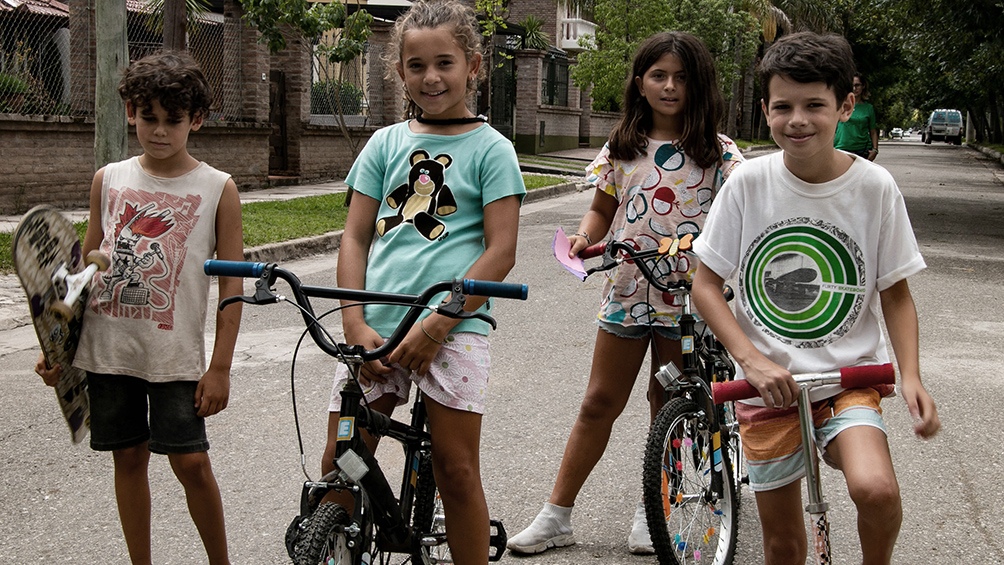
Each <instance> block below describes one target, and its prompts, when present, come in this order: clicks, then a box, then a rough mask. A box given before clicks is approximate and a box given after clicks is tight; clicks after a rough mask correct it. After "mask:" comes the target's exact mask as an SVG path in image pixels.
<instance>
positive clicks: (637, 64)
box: [607, 31, 725, 168]
mask: <svg viewBox="0 0 1004 565" xmlns="http://www.w3.org/2000/svg"><path fill="white" fill-rule="evenodd" d="M667 54H671V55H675V56H676V57H678V58H679V59H680V62H681V63H683V70H684V72H685V73H686V76H687V82H686V98H685V100H686V105H685V106H684V108H683V135H682V136H680V140H679V142H678V143H677V145H678V146H679V147H680V148H681V149H682V150H683V152H684V154H686V155H687V156H688V157H690V158H691V159H693V160H694V161H695V162H696V163H697V164H698V165H700V166H701V167H702V168H707V167H711V166H712V165H714V164H716V163H720V162H721V161H722V146H721V143H720V142H719V141H718V127H719V125H720V123H721V121H722V117H723V116H724V114H725V100H724V98H722V93H721V91H719V90H718V78H717V72H716V71H715V63H714V61H713V60H712V57H711V53H710V52H709V51H708V48H707V47H706V46H705V45H704V43H703V42H702V41H701V40H700V39H698V38H697V37H695V36H693V35H691V34H689V33H685V32H679V31H670V32H661V33H656V34H654V35H652V36H651V37H649V38H648V39H646V40H645V41H644V42H642V44H641V45H640V46H639V47H638V50H637V51H636V52H635V56H634V62H633V63H632V67H631V75H630V76H629V77H628V79H627V82H626V84H625V85H624V99H623V102H622V105H621V108H622V110H621V118H620V120H618V122H617V125H616V126H614V129H613V131H612V132H611V133H610V139H609V141H608V142H607V143H608V145H609V147H610V156H611V157H613V158H615V159H622V160H631V159H634V158H636V157H638V156H639V155H645V154H646V147H647V146H648V132H649V131H650V130H651V129H652V107H651V106H649V104H648V102H647V101H646V100H645V98H644V97H643V96H642V95H641V91H640V90H639V89H638V86H637V85H636V84H635V80H634V79H635V77H642V76H644V75H645V72H646V71H647V70H648V69H649V67H651V66H652V65H654V64H655V63H656V62H657V61H658V60H659V59H661V58H662V57H663V56H664V55H667Z"/></svg>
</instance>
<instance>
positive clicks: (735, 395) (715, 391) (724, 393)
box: [711, 380, 760, 404]
mask: <svg viewBox="0 0 1004 565" xmlns="http://www.w3.org/2000/svg"><path fill="white" fill-rule="evenodd" d="M711 396H712V397H713V398H714V399H715V404H721V403H723V402H731V401H735V400H743V399H744V398H753V397H754V396H760V393H759V392H757V390H756V389H755V388H753V385H751V384H749V383H748V382H747V381H745V380H739V381H725V382H724V383H713V384H712V385H711Z"/></svg>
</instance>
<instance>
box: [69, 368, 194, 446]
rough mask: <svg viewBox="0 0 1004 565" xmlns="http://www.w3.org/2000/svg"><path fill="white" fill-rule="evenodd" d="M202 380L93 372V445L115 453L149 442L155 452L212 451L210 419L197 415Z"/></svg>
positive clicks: (90, 383) (90, 381)
mask: <svg viewBox="0 0 1004 565" xmlns="http://www.w3.org/2000/svg"><path fill="white" fill-rule="evenodd" d="M198 384H199V383H198V382H196V381H177V382H170V383H148V382H146V381H144V380H143V379H139V378H136V377H130V376H126V375H102V374H96V373H87V392H88V394H89V396H90V400H91V449H93V450H95V451H114V450H117V449H125V448H127V447H133V446H136V445H139V444H141V443H143V442H144V441H147V440H149V441H150V446H149V447H150V451H151V452H153V453H161V454H168V453H197V452H201V451H208V450H209V440H208V439H206V420H205V418H201V417H199V416H198V415H197V414H196V413H195V389H196V387H197V386H198ZM148 407H149V408H148ZM148 414H149V417H148Z"/></svg>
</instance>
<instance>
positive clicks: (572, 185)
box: [0, 149, 598, 332]
mask: <svg viewBox="0 0 1004 565" xmlns="http://www.w3.org/2000/svg"><path fill="white" fill-rule="evenodd" d="M597 151H598V150H597V149H572V150H569V151H560V152H557V153H551V154H548V155H547V157H550V158H552V159H554V158H558V159H567V160H568V167H567V168H566V167H564V166H562V167H560V168H557V167H553V168H551V167H548V166H546V165H533V166H532V167H531V166H527V167H526V168H525V169H524V170H525V171H526V172H542V173H550V174H554V175H573V174H574V175H575V176H577V177H578V178H580V179H581V177H582V176H583V175H582V173H583V171H584V169H585V166H586V165H587V164H588V163H589V161H591V160H592V159H593V157H595V156H596V152H597ZM575 171H577V173H576V172H575ZM347 188H348V187H347V185H346V184H345V182H344V181H342V180H334V181H327V182H320V183H313V184H302V185H289V186H278V187H273V188H266V189H261V190H251V191H245V192H241V194H240V196H241V202H242V203H248V202H261V201H276V200H290V199H293V198H301V197H304V196H316V195H320V194H330V193H332V192H343V191H345V190H347ZM584 188H585V184H584V183H583V182H581V181H577V180H573V179H570V180H569V182H568V183H565V184H560V185H556V186H552V187H548V188H542V189H537V190H534V191H532V192H531V193H530V194H527V197H526V202H532V201H535V200H541V199H546V198H554V197H556V196H561V195H563V194H567V193H570V192H574V191H576V190H583V189H584ZM62 212H63V214H65V215H66V216H67V217H68V218H69V219H70V220H71V221H73V222H79V221H83V220H86V219H87V215H88V213H87V210H86V209H72V210H63V211H62ZM20 219H21V216H20V215H14V216H0V232H13V231H14V229H15V228H16V227H17V223H18V221H19V220H20ZM340 240H341V232H340V231H338V232H331V233H327V234H323V235H320V236H316V237H307V238H302V239H297V240H292V241H284V242H280V243H273V244H269V245H263V246H260V247H254V248H249V249H245V251H244V257H245V258H246V259H247V260H249V261H263V262H282V261H290V260H292V259H295V258H298V257H305V256H308V255H315V254H320V253H328V252H330V251H332V250H334V249H337V248H338V245H339V243H340ZM26 303H27V299H26V298H25V295H24V291H23V290H22V289H21V286H20V283H19V282H18V279H17V276H16V275H14V274H10V275H0V332H2V331H8V330H12V329H15V328H20V327H23V326H30V325H31V319H30V318H29V315H28V307H27V304H26Z"/></svg>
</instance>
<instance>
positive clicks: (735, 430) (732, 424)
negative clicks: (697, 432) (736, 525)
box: [719, 402, 749, 510]
mask: <svg viewBox="0 0 1004 565" xmlns="http://www.w3.org/2000/svg"><path fill="white" fill-rule="evenodd" d="M719 414H720V418H721V423H722V424H721V425H722V427H723V428H728V430H729V434H728V439H727V440H723V444H724V445H725V448H726V450H727V451H728V452H729V464H730V467H731V468H732V486H733V489H734V490H735V492H736V509H737V510H738V509H739V507H740V506H741V505H742V498H743V497H742V490H743V484H747V483H749V478H748V477H747V476H746V456H745V455H743V439H742V437H741V436H740V435H739V420H738V418H737V416H736V404H735V403H734V402H726V403H724V404H722V408H721V412H719ZM723 436H724V432H723Z"/></svg>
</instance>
